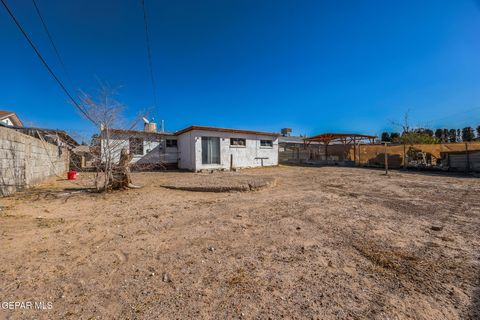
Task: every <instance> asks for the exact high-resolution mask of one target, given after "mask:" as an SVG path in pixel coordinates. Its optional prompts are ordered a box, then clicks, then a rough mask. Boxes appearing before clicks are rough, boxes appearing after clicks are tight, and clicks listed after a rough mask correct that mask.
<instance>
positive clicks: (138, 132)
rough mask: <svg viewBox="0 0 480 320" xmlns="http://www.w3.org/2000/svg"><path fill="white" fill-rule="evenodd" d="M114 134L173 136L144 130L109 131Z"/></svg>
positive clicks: (167, 133) (168, 133)
mask: <svg viewBox="0 0 480 320" xmlns="http://www.w3.org/2000/svg"><path fill="white" fill-rule="evenodd" d="M108 131H110V133H113V134H147V135H159V136H172V135H173V133H170V132H148V131H143V130H127V129H108Z"/></svg>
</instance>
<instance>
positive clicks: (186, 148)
mask: <svg viewBox="0 0 480 320" xmlns="http://www.w3.org/2000/svg"><path fill="white" fill-rule="evenodd" d="M175 135H176V136H177V137H178V150H179V160H178V167H179V168H181V169H188V170H192V171H200V170H210V169H214V170H215V169H227V170H231V169H234V168H250V167H260V166H275V165H278V134H277V133H271V132H259V131H251V130H238V129H225V128H214V127H202V126H191V127H188V128H186V129H183V130H180V131H178V132H176V133H175Z"/></svg>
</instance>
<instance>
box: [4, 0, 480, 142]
mask: <svg viewBox="0 0 480 320" xmlns="http://www.w3.org/2000/svg"><path fill="white" fill-rule="evenodd" d="M7 1H8V3H9V5H10V7H11V8H12V10H13V11H14V13H15V14H16V15H17V17H18V18H19V20H20V21H21V22H22V23H23V24H24V26H25V28H26V30H27V31H28V32H29V33H30V34H31V37H32V39H33V40H34V42H35V43H36V44H37V46H38V47H39V49H40V51H41V52H42V53H43V55H44V56H45V57H46V58H47V60H48V62H49V63H50V64H51V65H52V66H53V67H54V69H55V70H56V72H57V73H58V74H59V75H60V76H61V77H62V78H64V79H65V74H64V72H63V69H62V68H61V67H60V65H59V63H58V61H57V59H56V57H55V55H54V52H53V50H52V48H51V46H50V44H49V42H48V39H47V37H46V35H45V32H44V31H43V29H42V27H41V24H40V21H39V19H38V17H37V16H36V14H35V11H34V7H33V5H32V2H31V1H30V0H15V1H13V0H7ZM145 2H146V7H147V11H148V18H149V22H150V31H151V39H152V54H153V65H154V72H155V77H156V81H157V91H158V96H159V106H158V109H157V112H156V113H155V114H154V116H155V118H157V119H165V121H166V128H167V129H168V130H178V129H181V128H183V127H185V126H188V125H192V124H197V125H212V126H222V127H238V128H246V129H259V130H270V131H278V130H279V129H280V128H281V127H292V128H293V129H294V133H296V134H304V133H306V134H314V133H320V132H325V131H339V132H347V131H348V132H361V133H380V132H381V131H383V130H384V129H392V125H391V124H390V121H391V120H400V119H401V118H402V114H403V113H404V112H405V111H406V110H407V109H410V110H411V119H412V123H413V124H414V125H424V126H430V127H436V126H442V127H455V128H457V127H463V126H466V125H472V126H477V125H479V124H480V4H479V3H478V2H475V1H473V0H449V1H447V0H431V1H430V0H422V1H418V0H416V1H411V0H406V1H384V0H378V1H368V0H365V1H358V0H350V1H347V0H331V1H320V0H315V1H301V0H300V1H291V0H289V1H283V0H272V1H266V0H265V1H259V0H255V1H249V0H238V1H234V0H216V1H212V0H210V1H209V0H207V1H201V0H191V1H180V0H178V1H171V0H169V1H157V0H155V1H154V0H145ZM37 4H38V6H39V7H40V9H41V11H42V13H43V15H44V18H45V20H46V22H47V24H48V26H49V28H50V31H51V33H52V35H53V37H54V39H55V42H56V44H57V47H58V49H59V51H60V53H61V55H62V57H63V60H64V61H65V63H66V65H67V68H68V70H69V73H70V74H71V78H72V81H73V83H72V84H69V83H68V81H67V80H66V79H65V81H66V83H67V84H69V86H70V88H72V90H75V89H78V88H81V89H82V90H84V91H87V92H93V91H94V90H95V88H96V86H97V79H101V80H103V81H108V82H109V83H110V84H112V85H118V86H120V85H121V86H122V89H121V90H120V95H119V96H118V97H117V98H118V100H120V101H122V102H123V103H125V104H126V106H127V110H126V111H125V116H126V117H127V118H132V117H133V116H134V115H135V114H136V113H137V112H138V111H139V110H142V109H145V108H149V107H151V106H152V105H153V98H152V90H151V84H150V78H149V69H148V62H147V53H146V46H145V34H144V26H143V13H142V8H141V4H140V1H139V0H138V1H137V0H129V1H118V0H116V1H113V0H110V1H108V0H103V1H97V0H95V1H94V0H82V1H73V0H71V1H66V0H65V1H60V0H58V1H52V0H37ZM0 39H1V43H2V46H1V48H2V49H1V50H0V57H1V59H0V70H1V72H0V109H7V110H14V111H17V113H18V114H19V115H20V117H21V118H22V119H23V120H24V121H25V122H26V123H27V124H29V125H35V126H40V127H50V128H60V129H66V130H68V131H70V132H75V133H77V134H83V135H87V134H91V132H92V128H91V127H90V126H89V124H88V123H87V122H86V121H84V120H83V119H82V118H81V117H80V116H79V114H78V113H77V112H76V111H75V110H74V108H73V107H72V106H71V105H70V103H69V102H68V100H67V98H66V96H65V95H64V94H63V92H62V91H61V90H60V89H59V87H58V86H57V84H56V83H55V82H54V81H53V79H52V78H51V77H50V75H49V74H48V73H47V71H46V70H45V69H44V67H43V66H42V65H41V63H40V61H39V60H38V58H37V57H36V56H35V55H34V53H33V51H32V49H31V48H30V47H29V46H28V44H27V43H26V41H25V40H24V38H23V37H22V35H21V34H20V33H19V31H18V30H17V29H16V27H15V26H14V24H13V23H12V21H11V20H10V18H9V17H8V16H7V14H6V12H5V10H4V9H3V7H0ZM468 110H470V111H468Z"/></svg>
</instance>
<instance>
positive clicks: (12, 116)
mask: <svg viewBox="0 0 480 320" xmlns="http://www.w3.org/2000/svg"><path fill="white" fill-rule="evenodd" d="M0 122H2V123H3V124H5V125H7V126H15V127H23V123H22V121H21V120H20V119H19V118H18V116H17V114H16V113H15V112H12V111H5V110H0Z"/></svg>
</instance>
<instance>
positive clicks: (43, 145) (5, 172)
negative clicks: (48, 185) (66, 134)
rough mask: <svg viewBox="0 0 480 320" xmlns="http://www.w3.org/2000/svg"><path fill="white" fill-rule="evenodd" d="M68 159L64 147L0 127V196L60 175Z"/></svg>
mask: <svg viewBox="0 0 480 320" xmlns="http://www.w3.org/2000/svg"><path fill="white" fill-rule="evenodd" d="M69 158H70V157H69V151H68V150H67V149H64V148H59V147H57V146H56V145H53V144H51V143H48V142H45V141H42V140H40V139H36V138H34V137H31V136H28V135H25V134H23V133H20V132H18V131H15V130H13V129H9V128H5V127H0V196H5V195H9V194H11V193H13V192H15V191H17V190H21V189H24V188H27V187H31V186H33V185H35V184H37V183H40V182H42V181H44V180H45V179H47V178H48V177H51V176H54V175H62V174H64V173H65V171H67V170H68V165H69Z"/></svg>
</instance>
